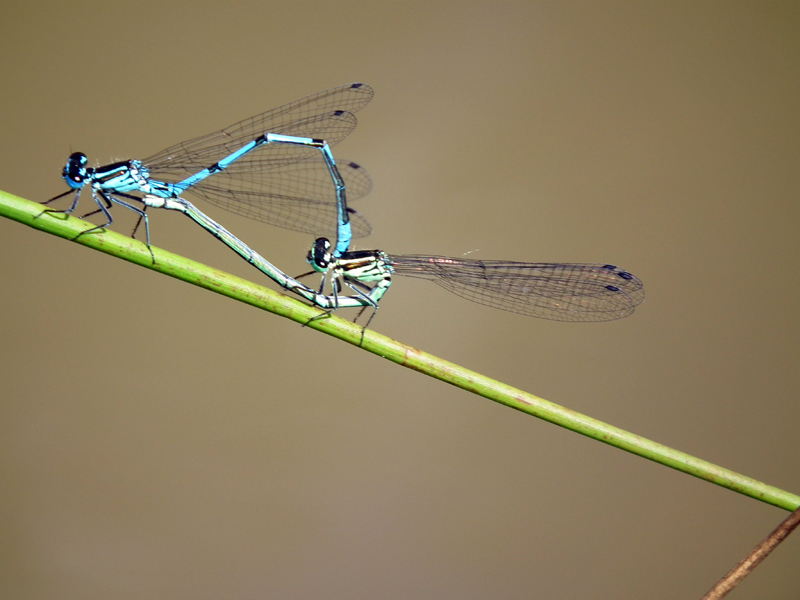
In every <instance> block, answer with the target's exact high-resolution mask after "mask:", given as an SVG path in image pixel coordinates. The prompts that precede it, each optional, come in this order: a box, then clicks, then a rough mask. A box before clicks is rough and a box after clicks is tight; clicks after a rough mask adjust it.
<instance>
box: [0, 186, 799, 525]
mask: <svg viewBox="0 0 800 600" xmlns="http://www.w3.org/2000/svg"><path fill="white" fill-rule="evenodd" d="M43 210H44V209H43V207H42V205H41V204H37V203H34V202H30V201H28V200H24V199H22V198H18V197H16V196H13V195H11V194H8V193H5V192H0V215H2V216H5V217H7V218H9V219H13V220H15V221H19V222H20V223H23V224H25V225H29V226H30V227H34V228H36V229H40V230H42V231H46V232H48V233H52V234H53V235H57V236H60V237H63V238H66V239H70V240H73V239H74V238H75V237H76V236H77V235H78V234H79V233H81V232H83V231H86V230H87V229H91V227H92V225H91V224H90V223H87V222H85V221H82V220H80V219H77V218H75V217H67V216H66V215H63V214H58V213H47V214H42V211H43ZM75 241H76V242H77V243H78V244H81V245H84V246H88V247H90V248H94V249H95V250H100V251H101V252H105V253H106V254H111V255H113V256H116V257H118V258H123V259H125V260H128V261H130V262H133V263H136V264H138V265H141V266H143V267H147V268H148V269H152V270H154V271H159V272H161V273H164V274H166V275H170V276H171V277H175V278H177V279H181V280H183V281H186V282H189V283H192V284H194V285H197V286H200V287H203V288H206V289H208V290H211V291H213V292H217V293H218V294H222V295H224V296H229V297H230V298H234V299H236V300H239V301H240V302H246V303H247V304H251V305H252V306H255V307H257V308H261V309H264V310H268V311H270V312H272V313H275V314H278V315H281V316H283V317H286V318H289V319H292V320H293V321H297V322H298V323H302V324H303V325H307V326H308V327H310V328H312V329H317V330H319V331H322V332H323V333H327V334H328V335H331V336H333V337H336V338H339V339H340V340H343V341H345V342H348V343H350V344H353V345H355V346H360V347H361V348H363V349H364V350H367V351H369V352H372V353H373V354H377V355H378V356H381V357H383V358H386V359H388V360H390V361H392V362H395V363H397V364H400V365H403V366H404V367H408V368H409V369H414V370H416V371H419V372H421V373H425V374H426V375H429V376H431V377H434V378H436V379H440V380H441V381H444V382H447V383H450V384H452V385H455V386H457V387H460V388H462V389H464V390H467V391H470V392H473V393H475V394H478V395H480V396H483V397H485V398H488V399H490V400H494V401H495V402H499V403H500V404H504V405H506V406H509V407H511V408H515V409H517V410H519V411H521V412H524V413H527V414H529V415H533V416H535V417H539V418H540V419H544V420H545V421H549V422H551V423H554V424H556V425H559V426H561V427H565V428H567V429H570V430H571V431H575V432H577V433H580V434H582V435H585V436H588V437H590V438H593V439H595V440H598V441H601V442H604V443H606V444H609V445H611V446H615V447H617V448H620V449H622V450H625V451H627V452H631V453H633V454H637V455H639V456H642V457H644V458H647V459H649V460H652V461H655V462H657V463H660V464H662V465H666V466H668V467H671V468H673V469H677V470H678V471H682V472H684V473H688V474H689V475H694V476H695V477H699V478H700V479H705V480H706V481H710V482H711V483H715V484H717V485H720V486H722V487H725V488H728V489H730V490H734V491H736V492H739V493H740V494H744V495H746V496H751V497H752V498H756V499H758V500H761V501H762V502H766V503H768V504H772V505H774V506H778V507H780V508H783V509H786V510H789V511H794V510H796V509H797V508H798V507H800V496H797V495H795V494H791V493H789V492H786V491H783V490H780V489H778V488H775V487H773V486H770V485H767V484H765V483H762V482H760V481H756V480H755V479H751V478H750V477H745V476H744V475H740V474H738V473H735V472H733V471H729V470H728V469H724V468H722V467H719V466H717V465H714V464H711V463H709V462H706V461H704V460H700V459H698V458H695V457H693V456H690V455H688V454H685V453H683V452H679V451H677V450H673V449H672V448H668V447H667V446H663V445H661V444H658V443H656V442H653V441H650V440H648V439H645V438H642V437H639V436H637V435H634V434H632V433H629V432H627V431H624V430H622V429H618V428H617V427H613V426H612V425H609V424H607V423H603V422H601V421H598V420H596V419H592V418H591V417H587V416H586V415H582V414H580V413H577V412H574V411H572V410H569V409H568V408H564V407H563V406H559V405H558V404H554V403H552V402H548V401H547V400H544V399H543V398H539V397H538V396H534V395H533V394H528V393H526V392H523V391H521V390H518V389H516V388H513V387H511V386H509V385H506V384H504V383H501V382H499V381H495V380H493V379H490V378H488V377H485V376H484V375H481V374H479V373H475V372H474V371H470V370H468V369H465V368H463V367H460V366H458V365H456V364H453V363H451V362H448V361H446V360H443V359H441V358H438V357H436V356H433V355H431V354H428V353H426V352H423V351H421V350H417V349H416V348H412V347H411V346H407V345H405V344H402V343H400V342H398V341H396V340H393V339H391V338H388V337H386V336H383V335H381V334H379V333H375V332H374V331H365V332H362V329H361V327H360V326H358V325H355V324H354V323H351V322H350V321H347V320H345V319H342V318H339V317H337V316H335V315H331V316H327V317H325V318H317V319H316V320H313V321H312V320H311V319H312V318H314V317H319V316H320V315H324V313H323V311H321V310H320V309H318V308H315V307H312V306H308V305H306V304H303V303H302V302H300V301H298V300H295V299H294V298H290V297H288V296H286V295H284V294H281V293H278V292H275V291H273V290H270V289H268V288H265V287H263V286H261V285H258V284H256V283H252V282H250V281H247V280H245V279H241V278H239V277H236V276H234V275H230V274H228V273H225V272H223V271H219V270H217V269H214V268H212V267H209V266H206V265H203V264H201V263H197V262H195V261H193V260H190V259H188V258H184V257H182V256H178V255H176V254H172V253H170V252H167V251H165V250H161V249H159V248H155V247H153V248H152V250H153V255H154V256H155V259H156V262H155V264H153V260H152V257H151V255H150V252H149V251H148V249H147V247H146V246H145V245H144V244H143V243H142V242H139V241H137V240H133V239H131V238H130V237H126V236H123V235H121V234H118V233H116V232H114V231H110V230H102V231H95V232H92V233H90V234H87V235H83V236H81V237H79V238H77V240H75Z"/></svg>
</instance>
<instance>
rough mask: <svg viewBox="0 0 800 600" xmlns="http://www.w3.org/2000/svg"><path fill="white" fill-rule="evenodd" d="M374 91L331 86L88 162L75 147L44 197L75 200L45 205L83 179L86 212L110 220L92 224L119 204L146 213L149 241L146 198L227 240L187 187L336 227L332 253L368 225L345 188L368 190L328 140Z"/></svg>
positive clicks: (277, 215) (268, 218)
mask: <svg viewBox="0 0 800 600" xmlns="http://www.w3.org/2000/svg"><path fill="white" fill-rule="evenodd" d="M372 96H373V91H372V88H370V87H369V86H368V85H366V84H363V83H353V84H348V85H343V86H340V87H336V88H332V89H330V90H326V91H324V92H320V93H318V94H315V95H313V96H308V97H307V98H304V99H302V100H297V101H296V102H292V103H291V104H287V105H285V106H282V107H280V108H276V109H274V110H271V111H268V112H266V113H264V114H261V115H258V116H255V117H251V118H249V119H246V120H244V121H242V122H240V123H237V124H235V125H231V126H230V127H226V128H225V129H222V130H220V131H217V132H214V133H211V134H208V135H204V136H201V137H198V138H195V139H193V140H189V141H187V142H182V143H180V144H177V145H175V146H172V147H170V148H167V149H166V150H163V151H161V152H159V153H158V154H155V155H153V156H151V157H150V158H146V159H144V160H127V161H122V162H117V163H113V164H110V165H106V166H102V167H96V168H92V167H87V163H88V160H87V158H86V155H85V154H83V153H80V152H76V153H74V154H72V155H71V156H70V157H69V159H68V161H67V164H66V166H65V167H64V170H63V174H62V175H63V177H64V180H65V181H66V182H67V184H68V185H69V187H70V190H69V191H67V192H65V193H64V194H60V195H58V196H56V197H55V198H51V199H50V200H48V201H47V202H45V204H47V203H49V202H52V201H53V200H56V199H58V198H62V197H63V196H66V195H68V194H71V193H74V194H75V198H74V199H73V202H72V206H70V207H69V208H68V209H67V210H64V211H53V210H52V209H47V211H48V212H65V213H71V212H73V211H74V210H75V209H76V207H77V206H78V200H79V198H80V194H81V190H82V189H83V188H84V187H85V186H87V185H88V186H90V189H91V193H92V198H93V199H94V201H95V203H96V204H97V207H98V208H97V210H95V211H93V212H91V213H89V214H95V213H98V212H102V213H103V216H104V217H105V219H106V221H107V222H106V223H104V224H103V225H99V226H98V227H96V228H94V229H100V228H103V227H106V226H108V225H111V223H112V222H113V219H112V217H111V213H110V211H109V209H110V208H111V207H112V204H118V205H120V206H124V207H125V208H128V209H130V210H132V211H134V212H135V213H137V214H138V215H139V223H141V221H142V220H144V223H145V236H146V242H147V245H148V247H149V246H150V224H149V221H148V216H147V214H146V212H145V211H146V209H147V207H153V208H166V209H169V210H178V211H180V212H183V213H185V214H187V215H189V216H190V217H192V218H193V219H195V220H196V221H197V222H198V223H200V224H201V225H202V226H203V227H205V228H206V229H208V230H209V231H210V232H211V233H212V234H214V235H216V236H217V237H218V238H220V239H222V241H225V238H226V237H227V236H224V235H217V233H216V231H218V230H219V229H222V228H221V226H220V225H219V224H217V223H216V222H215V221H213V220H212V219H210V218H209V217H207V216H205V215H203V213H201V212H200V211H199V210H198V209H197V208H196V207H194V205H192V204H191V203H190V202H189V201H187V200H186V199H184V198H182V197H181V195H182V194H183V193H184V192H191V193H193V194H195V195H197V196H199V197H201V198H203V199H205V200H207V201H208V202H210V203H211V204H214V205H217V206H219V207H221V208H224V209H226V210H229V211H231V212H234V213H237V214H240V215H244V216H247V217H250V218H253V219H256V220H258V221H262V222H264V223H269V224H271V225H277V226H279V227H285V228H288V229H292V230H295V231H302V232H306V233H311V234H313V235H319V234H320V233H322V234H323V235H325V234H327V235H331V234H333V235H335V236H336V248H335V249H334V254H335V255H336V256H339V255H341V254H342V253H344V252H347V250H348V249H349V246H350V240H351V237H352V236H353V235H355V236H356V237H361V236H366V235H369V233H370V232H371V228H370V225H369V223H368V222H367V221H366V219H364V218H363V217H362V216H361V215H360V214H358V213H356V212H355V211H353V210H352V209H348V207H347V199H346V195H345V189H346V190H347V192H348V193H349V194H350V198H351V199H353V198H357V197H360V196H363V195H364V194H366V193H367V192H368V191H369V190H370V187H371V182H370V179H369V176H368V175H367V174H366V172H364V170H363V169H362V168H361V167H360V166H359V165H357V164H356V163H350V162H348V163H343V165H342V166H341V172H340V168H338V167H337V165H336V162H335V161H334V159H333V155H332V154H331V151H330V146H333V145H335V144H337V143H338V142H340V141H341V140H343V139H344V138H345V137H347V135H349V134H350V132H352V131H353V129H354V128H355V126H356V118H355V116H354V115H353V113H354V112H356V111H358V110H360V109H361V108H363V107H364V106H365V105H366V104H367V103H368V102H369V101H370V100H371V99H372ZM256 150H258V151H256ZM331 181H332V183H333V185H331ZM134 194H141V196H138V195H134ZM131 202H134V203H136V204H132V203H131ZM138 204H141V205H142V207H141V208H140V207H139V206H138ZM198 215H202V217H198ZM84 216H88V215H84ZM196 217H197V218H196ZM137 228H138V224H137ZM94 229H92V230H88V231H93V230H94ZM88 231H87V233H88ZM226 233H227V232H226ZM134 234H135V230H134ZM226 243H227V242H226ZM239 243H240V244H241V242H239Z"/></svg>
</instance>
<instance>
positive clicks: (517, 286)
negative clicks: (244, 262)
mask: <svg viewBox="0 0 800 600" xmlns="http://www.w3.org/2000/svg"><path fill="white" fill-rule="evenodd" d="M308 262H309V263H310V264H311V266H312V267H313V268H314V270H315V271H317V272H320V273H322V274H323V286H324V285H325V280H326V278H327V277H328V276H330V277H331V279H332V287H333V290H334V293H333V299H334V300H335V297H336V295H337V293H338V291H339V290H340V289H341V283H340V282H344V284H346V285H347V286H348V287H350V288H351V289H352V290H353V291H355V292H356V295H357V296H356V297H348V302H351V301H352V300H357V299H360V300H361V301H362V305H363V306H364V307H365V308H366V307H372V308H374V309H375V310H377V309H378V302H379V301H380V299H381V298H382V297H383V294H385V293H386V290H388V289H389V286H390V285H391V283H392V275H394V274H398V275H406V276H409V277H420V278H423V279H429V280H431V281H433V282H434V283H436V284H437V285H440V286H442V287H443V288H445V289H447V290H449V291H451V292H453V293H454V294H456V295H458V296H461V297H462V298H466V299H467V300H472V301H473V302H477V303H478V304H484V305H486V306H491V307H494V308H499V309H501V310H506V311H509V312H514V313H519V314H522V315H527V316H531V317H539V318H542V319H549V320H552V321H578V322H581V321H582V322H587V321H611V320H613V319H621V318H623V317H627V316H628V315H630V314H631V313H632V312H633V311H634V309H635V308H636V306H637V305H638V304H640V303H641V302H642V301H644V287H643V286H642V282H641V281H640V280H639V279H638V278H637V277H635V276H634V275H632V274H630V273H628V272H627V271H625V270H624V269H621V268H619V267H617V266H615V265H610V264H605V265H600V264H568V263H523V262H508V261H498V260H467V259H461V258H448V257H444V256H426V255H421V254H414V255H408V256H398V255H392V254H387V253H386V252H382V251H380V250H357V251H350V252H345V253H344V254H342V255H341V256H338V257H337V256H335V254H334V252H333V246H332V244H331V242H330V241H329V240H328V239H326V238H318V239H317V240H316V241H315V242H314V246H313V247H312V249H311V251H310V252H309V253H308ZM370 284H371V285H370ZM321 292H322V289H320V293H321ZM326 297H327V296H326ZM373 315H374V312H373ZM370 320H372V317H370ZM367 325H369V322H368V323H367Z"/></svg>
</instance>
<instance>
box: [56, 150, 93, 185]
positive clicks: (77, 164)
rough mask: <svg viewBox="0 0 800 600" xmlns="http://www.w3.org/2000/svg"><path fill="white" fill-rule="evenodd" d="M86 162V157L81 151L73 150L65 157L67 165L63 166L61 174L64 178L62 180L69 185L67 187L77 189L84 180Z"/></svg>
mask: <svg viewBox="0 0 800 600" xmlns="http://www.w3.org/2000/svg"><path fill="white" fill-rule="evenodd" d="M87 162H88V159H87V158H86V155H85V154H84V153H83V152H75V153H73V154H70V157H69V158H68V159H67V165H66V166H65V167H64V171H63V172H62V174H61V176H62V177H63V178H64V181H66V182H67V185H69V187H71V188H72V189H75V190H79V189H80V188H82V187H83V185H84V183H85V182H86V176H87V172H86V163H87Z"/></svg>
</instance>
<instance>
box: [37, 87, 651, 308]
mask: <svg viewBox="0 0 800 600" xmlns="http://www.w3.org/2000/svg"><path fill="white" fill-rule="evenodd" d="M372 96H373V91H372V88H370V87H369V86H368V85H365V84H361V83H353V84H348V85H343V86H339V87H336V88H332V89H330V90H326V91H324V92H320V93H318V94H315V95H313V96H308V97H307V98H304V99H302V100H297V101H295V102H292V103H290V104H287V105H285V106H282V107H280V108H276V109H273V110H271V111H268V112H266V113H263V114H261V115H257V116H255V117H251V118H249V119H246V120H244V121H241V122H240V123H236V124H235V125H231V126H230V127H227V128H225V129H222V130H220V131H216V132H214V133H210V134H208V135H204V136H201V137H198V138H195V139H193V140H189V141H187V142H183V143H180V144H176V145H175V146H172V147H170V148H167V149H166V150H163V151H161V152H159V153H157V154H155V155H153V156H151V157H149V158H146V159H144V160H141V161H140V160H127V161H122V162H116V163H113V164H109V165H105V166H101V167H95V168H92V167H88V166H87V164H88V159H87V157H86V156H85V155H84V154H82V153H80V152H77V153H73V154H72V155H71V156H70V157H69V159H68V161H67V164H66V166H65V167H64V170H63V173H62V175H63V178H64V180H65V181H66V182H67V184H68V185H69V187H70V189H69V190H68V191H67V192H65V193H63V194H60V195H58V196H56V197H54V198H51V199H50V200H48V201H47V202H45V204H48V203H50V202H52V201H53V200H57V199H58V198H62V197H64V196H67V195H69V194H74V198H73V201H72V205H71V206H70V207H69V208H68V209H66V210H63V211H56V210H53V209H50V208H48V209H46V212H64V213H72V212H73V211H75V209H76V208H77V206H78V201H79V199H80V195H81V191H82V190H83V188H84V187H87V186H88V187H89V188H90V191H91V195H92V199H93V201H94V202H95V203H96V205H97V209H95V210H93V211H91V212H89V213H87V214H86V215H83V216H84V217H85V216H89V215H91V214H97V213H102V215H103V216H104V217H105V219H106V223H104V224H103V225H99V226H97V227H94V228H92V229H89V230H87V231H86V232H84V234H90V233H91V232H92V231H95V230H98V229H101V228H104V227H106V226H108V225H111V224H112V222H113V219H112V216H111V212H110V211H111V209H112V207H113V205H114V204H117V205H119V206H123V207H125V208H127V209H129V210H131V211H133V212H135V213H137V214H138V215H139V221H138V222H137V226H136V229H138V227H139V225H140V224H141V222H142V221H144V226H145V243H146V244H147V246H148V248H149V247H150V223H149V217H148V214H147V212H146V210H147V208H165V209H167V210H176V211H179V212H182V213H184V214H186V215H187V216H188V217H190V218H191V219H192V220H194V221H195V222H196V223H198V224H199V225H200V226H201V227H203V228H204V229H206V230H207V231H209V232H210V233H211V234H212V235H214V236H215V237H217V238H218V239H219V240H220V241H222V242H223V243H225V244H226V245H227V246H229V247H230V248H231V249H232V250H234V251H235V252H236V253H237V254H239V255H240V256H242V257H243V258H244V259H245V260H246V261H247V262H249V263H250V264H252V265H253V266H255V267H256V268H257V269H259V270H260V271H261V272H263V273H264V274H266V275H267V276H268V277H270V278H271V279H272V280H273V281H275V282H276V283H277V284H278V285H280V286H282V287H283V288H284V289H286V290H289V291H291V292H294V293H296V294H298V295H300V296H301V297H303V298H305V299H306V300H308V301H310V302H311V303H313V304H314V305H316V306H318V307H320V308H322V309H325V310H327V311H331V310H335V309H338V308H358V307H360V308H362V310H363V309H365V308H372V309H374V310H377V308H378V303H379V301H380V299H381V298H382V297H383V295H384V293H385V292H386V290H388V288H389V286H390V285H391V282H392V275H394V274H398V275H407V276H411V277H421V278H425V279H430V280H432V281H434V282H435V283H437V284H438V285H440V286H442V287H444V288H445V289H448V290H450V291H451V292H453V293H455V294H457V295H459V296H461V297H463V298H466V299H468V300H472V301H474V302H477V303H479V304H484V305H487V306H492V307H495V308H499V309H502V310H507V311H510V312H515V313H519V314H523V315H528V316H533V317H539V318H544V319H550V320H556V321H607V320H612V319H619V318H622V317H626V316H628V315H630V314H631V313H632V312H633V310H634V308H635V307H636V306H637V305H638V304H639V303H641V302H642V301H643V300H644V289H643V286H642V282H641V281H640V280H639V279H638V278H636V277H634V276H633V275H631V274H630V273H628V272H627V271H625V270H623V269H621V268H619V267H616V266H614V265H610V264H568V263H523V262H508V261H481V260H467V259H458V258H447V257H441V256H427V255H410V256H400V255H391V254H387V253H385V252H382V251H379V250H351V249H350V242H351V239H352V237H354V236H355V237H363V236H366V235H369V233H370V232H371V227H370V225H369V223H368V222H367V220H366V219H365V218H364V217H363V216H361V215H360V214H359V213H358V212H356V211H354V210H353V209H351V208H350V207H349V206H348V204H347V200H348V196H349V198H350V199H351V200H352V199H354V198H358V197H361V196H363V195H365V194H366V193H367V192H369V190H370V188H371V181H370V179H369V176H368V175H367V174H366V172H365V171H364V169H363V168H362V167H361V166H360V165H358V164H357V163H354V162H342V161H340V162H339V163H337V162H336V161H335V160H334V158H333V155H332V153H331V150H330V147H331V146H333V145H335V144H337V143H338V142H340V141H342V140H343V139H344V138H345V137H347V136H348V135H349V134H350V133H351V132H352V131H353V129H355V127H356V123H357V122H356V118H355V116H354V113H355V112H357V111H358V110H360V109H361V108H363V107H364V106H366V104H367V103H368V102H369V101H370V100H371V99H372ZM187 192H188V193H192V194H194V195H196V196H198V197H200V198H203V199H205V200H206V201H208V202H210V203H211V204H214V205H216V206H219V207H221V208H223V209H226V210H228V211H231V212H233V213H236V214H240V215H244V216H246V217H250V218H253V219H256V220H258V221H262V222H264V223H269V224H271V225H276V226H279V227H284V228H287V229H291V230H295V231H300V232H305V233H311V234H314V235H323V236H329V237H334V238H335V242H331V241H329V237H318V238H317V239H316V241H315V242H314V244H313V246H312V248H311V251H310V252H309V253H308V256H307V260H308V262H309V263H310V264H311V266H312V267H313V269H314V271H315V272H319V273H321V274H322V283H321V285H320V287H319V288H318V289H312V288H310V287H308V286H307V285H305V284H303V283H301V282H300V281H299V280H298V279H299V277H303V276H305V275H308V273H307V274H305V275H303V276H298V278H295V277H290V276H288V275H286V274H285V273H283V272H282V271H281V270H280V269H278V268H277V267H275V266H274V265H272V264H271V263H270V262H269V261H267V260H266V259H265V258H263V257H262V256H261V255H259V254H258V253H256V252H255V251H254V250H252V249H251V248H250V247H249V246H248V245H247V244H245V243H244V242H242V241H241V240H239V239H238V238H237V237H236V236H234V235H233V234H232V233H230V232H229V231H228V230H227V229H225V228H224V227H222V226H221V225H220V224H219V223H217V222H216V221H214V220H213V219H211V218H210V217H208V216H207V215H205V214H204V213H203V212H201V211H200V210H199V209H197V207H195V206H194V205H193V204H192V203H191V202H189V201H188V200H186V199H185V198H184V197H183V194H184V193H187ZM136 229H134V235H135V234H136ZM84 234H81V235H84ZM151 254H152V252H151ZM154 260H155V259H154ZM326 281H329V282H330V287H329V289H330V293H329V294H325V293H324V292H325V289H326V285H325V284H326ZM344 285H346V286H347V287H348V288H349V289H350V290H352V292H353V295H344V294H343V293H342V290H343V289H344V287H343V286H344ZM359 314H360V313H359ZM373 315H374V312H373ZM370 319H371V318H370Z"/></svg>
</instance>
